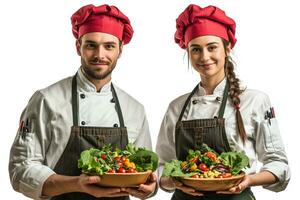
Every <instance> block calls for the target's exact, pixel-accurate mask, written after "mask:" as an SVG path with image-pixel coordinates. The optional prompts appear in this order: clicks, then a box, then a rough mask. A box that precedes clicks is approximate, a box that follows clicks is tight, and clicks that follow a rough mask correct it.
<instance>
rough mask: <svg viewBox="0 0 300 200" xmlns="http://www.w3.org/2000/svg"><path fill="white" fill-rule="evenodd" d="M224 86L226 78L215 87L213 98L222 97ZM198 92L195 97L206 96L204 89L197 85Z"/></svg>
mask: <svg viewBox="0 0 300 200" xmlns="http://www.w3.org/2000/svg"><path fill="white" fill-rule="evenodd" d="M225 86H226V78H224V79H223V80H222V81H221V82H220V83H219V84H218V85H217V87H216V88H215V89H214V91H213V94H212V95H213V96H220V95H223V92H224V89H225ZM198 88H199V90H198V91H197V95H198V96H206V92H205V89H204V88H203V87H202V86H201V84H200V83H199V85H198Z"/></svg>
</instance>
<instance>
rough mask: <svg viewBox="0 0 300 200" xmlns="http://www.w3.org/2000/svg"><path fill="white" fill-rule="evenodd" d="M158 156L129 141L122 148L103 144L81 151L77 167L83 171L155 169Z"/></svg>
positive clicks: (114, 171)
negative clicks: (98, 147)
mask: <svg viewBox="0 0 300 200" xmlns="http://www.w3.org/2000/svg"><path fill="white" fill-rule="evenodd" d="M157 165H158V156H157V154H156V153H154V152H153V151H150V150H147V149H145V148H141V147H139V148H136V147H134V145H133V144H131V143H129V144H128V145H127V146H126V148H125V149H124V150H121V149H118V148H116V149H114V150H113V148H112V146H111V145H110V144H109V145H105V146H103V147H102V148H101V149H96V148H91V149H88V150H85V151H83V152H82V153H81V154H80V159H79V160H78V168H79V169H81V170H82V172H84V173H89V174H99V175H102V174H105V173H137V172H144V171H148V170H151V171H155V170H156V168H157Z"/></svg>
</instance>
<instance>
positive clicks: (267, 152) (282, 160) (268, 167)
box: [256, 95, 291, 192]
mask: <svg viewBox="0 0 300 200" xmlns="http://www.w3.org/2000/svg"><path fill="white" fill-rule="evenodd" d="M257 105H259V106H257V109H258V110H256V112H257V113H256V116H257V117H256V128H257V129H256V152H257V156H258V160H259V161H260V162H262V164H263V166H262V168H261V169H260V171H269V172H271V173H272V174H274V175H275V176H276V177H277V179H278V181H277V182H276V183H274V184H272V185H265V186H263V187H264V188H265V189H268V190H271V191H274V192H280V191H283V190H284V189H285V188H286V187H287V185H288V183H289V180H290V177H291V172H290V168H289V166H288V159H287V155H286V152H285V149H284V145H283V142H282V139H281V135H280V131H279V127H278V123H277V120H276V118H271V119H265V118H264V114H265V112H266V111H267V110H269V109H270V107H271V103H270V100H269V98H268V96H266V95H265V96H264V97H263V98H262V101H261V103H260V104H257Z"/></svg>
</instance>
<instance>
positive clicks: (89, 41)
mask: <svg viewBox="0 0 300 200" xmlns="http://www.w3.org/2000/svg"><path fill="white" fill-rule="evenodd" d="M84 43H89V44H99V45H100V44H114V45H116V44H117V43H116V42H114V41H107V42H100V43H97V42H95V41H93V40H86V41H84Z"/></svg>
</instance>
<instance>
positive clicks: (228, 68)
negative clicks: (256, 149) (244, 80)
mask: <svg viewBox="0 0 300 200" xmlns="http://www.w3.org/2000/svg"><path fill="white" fill-rule="evenodd" d="M222 41H223V45H224V49H226V47H228V45H229V42H228V41H226V40H224V39H222ZM225 75H226V78H227V81H228V83H229V97H230V99H231V101H232V103H233V105H234V107H235V115H236V122H237V129H238V132H239V136H240V137H241V139H242V141H243V143H244V144H245V141H246V138H247V135H246V131H245V127H244V123H243V118H242V115H241V112H240V102H241V101H240V97H239V95H240V94H241V93H242V92H244V90H241V89H240V79H238V78H237V77H236V75H235V73H234V64H233V60H232V59H231V57H230V56H228V55H227V56H226V58H225Z"/></svg>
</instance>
